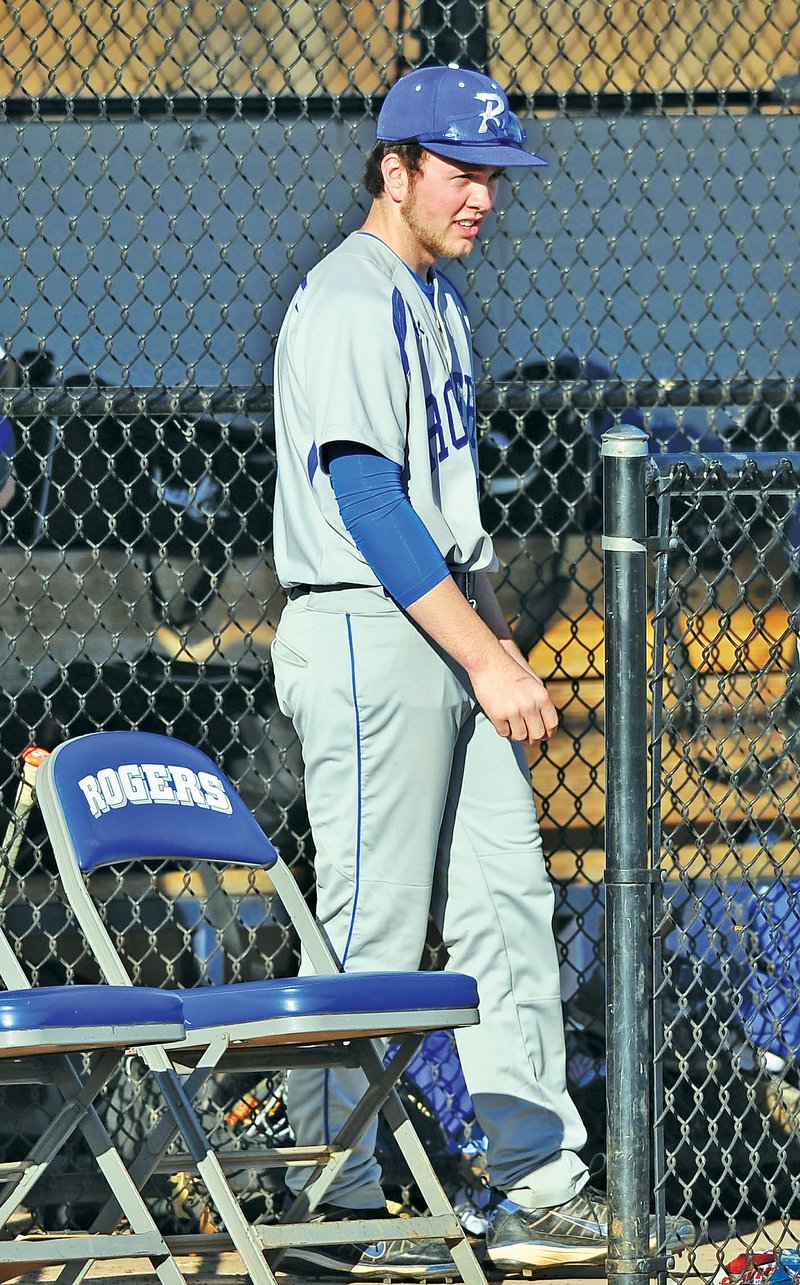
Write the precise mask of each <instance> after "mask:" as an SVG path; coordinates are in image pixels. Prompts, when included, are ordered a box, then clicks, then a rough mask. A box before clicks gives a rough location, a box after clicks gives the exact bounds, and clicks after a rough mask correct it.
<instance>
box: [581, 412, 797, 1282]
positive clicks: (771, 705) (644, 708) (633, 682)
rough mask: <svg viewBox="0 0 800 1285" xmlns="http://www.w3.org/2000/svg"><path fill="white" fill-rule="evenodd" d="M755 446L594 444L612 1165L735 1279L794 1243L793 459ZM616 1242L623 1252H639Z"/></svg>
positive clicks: (620, 438) (627, 1189)
mask: <svg viewBox="0 0 800 1285" xmlns="http://www.w3.org/2000/svg"><path fill="white" fill-rule="evenodd" d="M759 417H760V419H761V421H762V422H766V421H767V420H769V421H770V422H771V423H772V425H773V429H774V428H775V426H776V424H777V420H778V418H779V416H777V415H775V416H769V415H768V414H765V413H764V412H763V411H762V412H759ZM759 417H757V418H759ZM782 418H783V421H784V428H786V427H787V426H788V421H787V417H786V416H783V417H782ZM795 426H796V427H800V422H797V423H796V425H795ZM612 438H613V439H614V440H611V439H612ZM768 444H769V445H777V444H779V443H778V441H777V439H776V437H775V436H773V437H772V439H771V440H770V441H769V442H768ZM753 445H754V443H753V442H751V443H750V446H751V450H750V452H748V453H741V454H740V453H729V454H727V455H712V454H700V453H695V454H687V455H683V456H674V455H664V456H661V457H659V458H658V459H652V458H651V459H650V461H649V463H648V461H647V459H646V441H645V438H644V435H643V434H642V433H641V432H639V431H638V430H636V429H634V428H631V429H625V430H615V433H614V434H613V435H609V439H608V440H607V445H606V446H605V447H604V449H605V450H606V451H607V455H608V461H607V472H608V479H607V492H606V499H607V512H606V519H605V528H604V529H605V532H606V534H605V536H604V544H605V550H606V571H607V594H608V595H609V601H608V603H607V610H608V621H609V638H608V644H609V647H611V645H612V642H613V643H614V645H615V651H614V654H613V655H612V656H611V657H610V659H609V666H608V677H609V688H608V691H607V701H608V719H609V728H608V735H609V759H608V788H609V834H608V841H609V848H608V868H607V874H606V888H607V900H608V912H609V920H610V922H609V948H610V954H609V960H608V982H609V1001H610V1006H611V1010H612V1011H616V1013H617V1014H618V1015H619V1016H620V1017H623V1016H624V1015H625V1014H627V1015H628V1017H629V1019H630V1020H629V1023H628V1024H626V1022H625V1021H624V1020H620V1021H619V1022H618V1023H615V1026H614V1027H613V1028H612V1029H611V1030H610V1031H609V1040H608V1049H607V1053H608V1065H609V1078H610V1079H611V1078H612V1071H613V1079H614V1084H613V1086H612V1084H611V1083H609V1103H611V1102H612V1101H613V1100H614V1096H615V1094H616V1095H617V1096H616V1101H617V1103H618V1105H621V1108H622V1109H621V1110H620V1111H619V1114H618V1118H617V1119H613V1118H612V1114H613V1113H612V1112H611V1109H610V1112H609V1157H612V1156H613V1154H614V1145H615V1143H616V1144H617V1145H618V1146H619V1147H620V1148H621V1153H622V1154H624V1155H625V1157H626V1159H627V1160H628V1161H629V1171H628V1172H626V1169H625V1167H624V1166H622V1167H620V1168H619V1169H618V1170H617V1173H616V1181H617V1183H618V1191H617V1195H618V1198H619V1200H620V1202H621V1203H625V1202H627V1205H626V1213H628V1214H631V1215H633V1214H635V1213H636V1211H637V1209H639V1208H641V1207H642V1206H643V1207H644V1208H645V1209H647V1208H648V1206H649V1202H650V1200H651V1199H652V1196H651V1193H652V1191H653V1190H655V1193H656V1200H657V1206H658V1207H660V1208H662V1209H663V1208H664V1207H665V1206H666V1208H667V1209H668V1210H672V1211H675V1212H679V1211H683V1212H685V1213H689V1214H690V1215H691V1216H692V1217H693V1218H694V1220H695V1222H696V1223H697V1225H698V1227H699V1228H700V1230H701V1233H702V1237H701V1239H702V1240H705V1241H709V1240H710V1241H712V1242H713V1243H715V1244H716V1246H717V1257H716V1263H717V1264H721V1263H723V1262H725V1261H726V1260H727V1259H730V1258H733V1257H734V1256H735V1254H736V1252H737V1250H739V1249H741V1250H743V1251H744V1252H745V1253H748V1252H749V1253H750V1255H751V1261H750V1262H749V1264H745V1265H743V1266H742V1270H745V1267H746V1266H747V1267H749V1269H750V1270H752V1269H753V1261H752V1254H753V1253H755V1252H763V1253H766V1254H769V1253H770V1252H774V1251H776V1250H777V1251H780V1249H787V1248H788V1249H792V1250H794V1249H796V1246H797V1228H798V1223H797V1219H798V1217H799V1216H800V1204H798V1201H799V1200H800V1169H799V1168H798V1161H800V1077H798V1050H800V986H799V985H798V977H797V969H796V967H795V965H794V938H795V934H796V929H797V924H798V908H799V907H800V878H799V876H800V872H799V871H798V862H797V851H798V824H797V807H796V799H797V760H796V753H797V675H798V658H797V586H798V581H797V576H798V544H797V538H796V536H797V513H798V502H799V501H800V454H798V453H797V452H796V450H795V449H794V448H795V446H796V436H795V433H794V431H792V432H791V433H789V434H787V436H786V437H785V438H783V446H784V449H783V450H782V452H781V453H780V454H767V453H763V452H759V451H758V450H753V449H752V447H753ZM647 497H649V498H647ZM648 553H649V555H650V556H649V558H648ZM648 565H649V574H648ZM617 617H618V618H617ZM648 710H649V718H648ZM648 722H649V731H648ZM648 743H649V751H650V753H649V759H650V779H649V781H648V772H647V749H648ZM648 820H649V830H650V841H649V844H648ZM623 929H624V931H623ZM651 970H652V992H653V995H654V1007H653V1013H652V1014H648V1012H647V1006H646V1005H643V1004H642V1003H641V999H642V979H643V978H644V977H647V978H649V977H650V975H651ZM646 989H647V990H649V989H650V988H649V985H647V986H646ZM595 990H596V988H595ZM584 1008H585V1010H586V1011H587V1012H590V1011H591V1008H590V1005H584ZM651 1017H652V1018H653V1021H652V1026H651V1024H650V1018H651ZM594 1030H595V1035H596V1037H597V1038H598V1039H599V1038H600V1037H601V1034H602V1033H603V1032H602V1023H600V1022H598V1021H597V1019H595V1024H594ZM643 1051H644V1052H645V1058H644V1060H642V1057H641V1055H642V1052H643ZM630 1072H632V1075H631V1076H630V1078H628V1079H626V1078H625V1076H626V1074H628V1073H630ZM621 1083H624V1085H625V1095H626V1096H627V1102H625V1103H623V1102H622V1099H621V1097H620V1096H619V1095H620V1092H621V1090H620V1084H621ZM586 1094H587V1096H586V1106H587V1108H590V1107H591V1106H594V1108H595V1111H594V1112H592V1111H591V1110H589V1109H587V1112H586V1114H587V1118H589V1119H593V1120H595V1121H597V1119H598V1113H599V1115H600V1117H601V1119H602V1107H603V1103H604V1100H605V1087H604V1086H603V1085H602V1084H601V1081H600V1079H599V1077H596V1078H595V1079H594V1080H592V1081H590V1082H589V1084H588V1087H587V1090H586ZM651 1097H652V1100H653V1103H654V1107H653V1108H651V1105H650V1099H651ZM631 1100H632V1101H633V1103H635V1104H636V1105H635V1106H633V1107H632V1106H630V1102H631ZM651 1110H652V1111H654V1114H651ZM653 1121H654V1124H655V1132H654V1142H653V1145H652V1146H651V1145H650V1143H649V1137H650V1128H651V1122H653ZM637 1123H641V1124H642V1126H643V1127H642V1128H641V1129H640V1130H639V1131H638V1134H637V1133H636V1132H635V1125H636V1124H637ZM602 1141H603V1124H602V1123H601V1126H600V1131H599V1133H598V1134H597V1135H596V1138H595V1143H596V1145H597V1146H598V1147H600V1146H602ZM630 1157H633V1160H630ZM637 1164H638V1170H637ZM609 1168H610V1176H611V1177H612V1178H613V1177H614V1174H613V1173H612V1172H611V1169H612V1166H611V1164H610V1166H609ZM627 1225H628V1227H631V1226H634V1225H635V1224H634V1223H633V1222H630V1223H628V1224H627ZM645 1241H646V1238H645ZM734 1243H735V1246H736V1248H731V1245H732V1244H734ZM624 1250H625V1252H624V1253H622V1254H621V1255H620V1260H619V1261H620V1263H621V1262H623V1261H624V1260H625V1256H626V1254H627V1256H628V1260H630V1255H631V1254H633V1256H634V1257H635V1256H636V1254H638V1255H639V1256H640V1257H641V1258H643V1259H646V1258H647V1255H648V1250H647V1247H646V1243H645V1245H644V1246H642V1245H639V1246H638V1247H637V1246H636V1245H632V1244H631V1243H629V1242H626V1243H625V1246H624ZM701 1261H702V1260H701ZM705 1263H706V1266H708V1267H712V1262H711V1260H710V1259H709V1258H708V1257H707V1258H706V1259H705ZM656 1265H657V1264H656ZM712 1269H713V1267H712ZM696 1270H697V1264H696V1262H693V1263H691V1264H690V1265H689V1266H688V1267H687V1269H686V1274H687V1275H692V1274H694V1273H695V1272H696ZM645 1275H647V1273H646V1272H645Z"/></svg>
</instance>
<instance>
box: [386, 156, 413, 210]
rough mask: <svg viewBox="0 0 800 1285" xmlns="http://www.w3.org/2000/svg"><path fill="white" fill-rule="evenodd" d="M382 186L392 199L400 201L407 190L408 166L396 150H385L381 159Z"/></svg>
mask: <svg viewBox="0 0 800 1285" xmlns="http://www.w3.org/2000/svg"><path fill="white" fill-rule="evenodd" d="M381 173H382V174H383V188H384V191H385V192H386V194H387V196H389V197H390V198H391V200H393V201H398V202H399V201H402V200H403V199H404V198H405V195H406V193H407V192H408V183H409V174H408V167H407V165H406V163H405V161H404V160H402V158H401V157H400V156H399V155H398V153H397V152H387V153H386V155H385V156H384V158H383V160H382V161H381Z"/></svg>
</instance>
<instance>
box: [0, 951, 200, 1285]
mask: <svg viewBox="0 0 800 1285" xmlns="http://www.w3.org/2000/svg"><path fill="white" fill-rule="evenodd" d="M0 976H2V978H3V980H4V982H5V984H6V985H7V986H9V985H10V986H11V987H12V989H8V990H5V991H2V992H0V1084H4V1085H6V1084H25V1085H30V1084H42V1085H50V1086H55V1087H56V1088H57V1089H58V1090H59V1092H60V1094H61V1097H62V1099H63V1105H62V1107H61V1109H60V1110H58V1111H57V1113H56V1114H55V1115H54V1116H53V1118H52V1119H51V1120H50V1121H49V1123H48V1124H47V1125H46V1126H45V1127H44V1128H43V1130H42V1132H41V1133H40V1134H39V1136H38V1138H37V1139H36V1142H35V1143H34V1145H33V1147H32V1148H31V1150H30V1151H29V1152H28V1154H27V1155H26V1156H25V1157H24V1158H22V1159H20V1160H18V1161H16V1160H6V1161H4V1162H2V1163H0V1232H2V1231H3V1230H4V1229H5V1228H6V1227H7V1226H8V1222H9V1219H10V1218H11V1216H12V1215H13V1214H14V1213H16V1211H17V1210H18V1209H19V1208H20V1206H21V1205H22V1204H23V1203H24V1202H25V1199H26V1197H27V1196H28V1195H29V1193H30V1192H31V1190H32V1188H33V1187H34V1185H35V1184H36V1183H38V1182H40V1181H41V1180H42V1179H43V1178H45V1176H46V1175H47V1174H48V1170H50V1169H51V1165H53V1162H54V1161H56V1160H57V1159H58V1157H60V1156H62V1155H63V1149H64V1147H65V1146H66V1144H67V1143H68V1142H69V1141H70V1139H71V1138H72V1137H73V1135H74V1134H75V1132H76V1131H77V1130H80V1131H81V1132H82V1134H83V1137H84V1140H85V1142H86V1144H87V1146H88V1149H89V1152H90V1153H91V1155H92V1156H93V1157H94V1161H95V1163H96V1165H97V1168H98V1170H99V1171H100V1173H101V1174H102V1175H103V1177H104V1178H105V1180H106V1184H107V1186H108V1189H109V1192H113V1194H114V1197H115V1200H116V1202H117V1203H118V1207H119V1208H120V1209H121V1211H122V1213H123V1214H124V1215H125V1218H126V1219H127V1222H128V1226H129V1228H130V1231H129V1233H128V1234H125V1235H112V1234H106V1235H102V1234H88V1233H87V1234H84V1235H74V1236H59V1235H37V1236H36V1238H35V1239H31V1240H26V1239H19V1238H18V1239H14V1240H6V1239H0V1264H2V1265H3V1267H4V1268H5V1267H6V1265H12V1264H13V1265H14V1266H15V1267H17V1268H18V1269H19V1272H20V1273H23V1272H26V1271H30V1270H32V1269H33V1268H34V1267H38V1266H43V1265H45V1264H66V1265H71V1264H74V1265H75V1266H76V1267H77V1269H78V1271H77V1274H83V1272H85V1271H86V1270H87V1269H88V1266H89V1265H90V1264H91V1263H92V1262H93V1261H95V1260H97V1259H104V1260H105V1259H121V1258H137V1259H138V1258H144V1259H149V1260H150V1262H151V1264H152V1266H153V1268H154V1270H155V1271H156V1274H157V1275H158V1277H159V1279H160V1280H161V1281H162V1285H186V1283H185V1280H184V1277H183V1274H182V1273H181V1271H180V1269H179V1267H178V1265H177V1263H176V1261H175V1259H174V1257H173V1255H172V1252H171V1251H170V1249H169V1247H168V1245H167V1243H166V1241H165V1239H164V1237H163V1236H162V1234H161V1232H160V1231H159V1229H158V1227H157V1226H156V1223H155V1222H154V1220H153V1217H152V1215H151V1213H150V1211H149V1209H148V1208H147V1205H146V1204H145V1202H144V1200H143V1199H142V1196H141V1193H140V1191H139V1190H138V1188H137V1186H136V1184H135V1183H134V1182H133V1180H132V1178H131V1176H130V1174H129V1172H128V1170H127V1168H126V1166H125V1164H124V1162H123V1160H122V1158H121V1156H120V1155H119V1153H118V1152H117V1151H116V1150H115V1148H114V1145H113V1143H112V1140H111V1138H110V1137H109V1135H108V1132H107V1131H106V1129H105V1128H104V1126H103V1124H102V1122H101V1120H100V1118H99V1116H98V1115H97V1112H96V1110H95V1106H94V1103H95V1102H96V1100H97V1098H98V1095H99V1094H100V1093H101V1092H102V1090H103V1088H104V1087H105V1085H106V1084H107V1082H108V1080H109V1079H110V1077H111V1075H112V1074H113V1073H114V1071H115V1070H117V1068H118V1067H119V1066H120V1065H121V1063H122V1061H123V1059H124V1058H125V1056H126V1054H127V1053H128V1052H129V1051H130V1050H131V1049H135V1048H138V1049H144V1048H145V1047H146V1046H147V1045H148V1044H161V1043H163V1042H165V1041H168V1042H173V1041H180V1040H181V1039H183V1038H184V1034H185V1027H184V1022H183V1005H182V1004H181V1001H180V998H179V997H178V996H176V995H172V994H170V992H169V991H161V990H156V989H154V988H152V987H141V988H139V989H137V991H136V992H135V993H134V994H132V993H131V991H130V990H128V989H123V988H122V987H120V986H104V985H99V986H42V987H34V988H32V987H31V986H30V983H29V981H28V979H27V977H26V975H25V972H24V970H23V968H22V966H21V964H20V962H19V960H18V958H17V956H16V955H15V953H14V950H13V948H12V946H11V944H10V942H9V941H8V939H7V938H6V936H5V934H4V933H3V932H2V931H0ZM85 1054H88V1055H90V1063H89V1070H88V1072H87V1071H86V1070H85V1068H84V1065H83V1058H82V1056H78V1055H85ZM112 1231H113V1229H112ZM6 1275H7V1273H5V1272H4V1277H5V1276H6Z"/></svg>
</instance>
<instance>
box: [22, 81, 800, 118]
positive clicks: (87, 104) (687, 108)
mask: <svg viewBox="0 0 800 1285" xmlns="http://www.w3.org/2000/svg"><path fill="white" fill-rule="evenodd" d="M384 93H385V90H384V89H382V90H381V92H380V94H376V95H371V94H368V93H364V94H329V93H324V92H321V91H318V90H315V91H314V92H313V93H311V94H297V93H288V92H286V93H281V94H263V93H235V92H231V93H203V92H202V91H200V90H198V91H196V92H176V93H174V94H159V93H145V94H121V93H120V94H96V93H90V92H82V93H76V94H71V95H64V94H56V93H47V94H40V95H32V94H25V93H20V94H12V95H9V96H8V97H6V98H3V99H0V120H2V119H8V120H23V121H33V122H36V121H41V120H47V119H52V118H54V117H55V118H63V119H66V120H71V119H82V120H85V119H92V118H94V119H97V120H105V119H109V118H117V119H120V118H122V119H125V118H132V119H137V118H142V117H148V118H152V117H154V116H163V117H166V118H168V119H178V118H187V117H188V118H198V117H201V118H204V119H208V118H209V117H231V116H251V117H252V116H255V117H264V118H271V117H272V118H274V117H278V116H281V117H285V116H293V117H296V116H314V117H324V118H329V119H337V118H338V119H344V118H347V117H363V116H364V115H365V114H369V115H374V114H377V110H378V107H379V106H380V103H381V102H382V100H383V96H384ZM509 101H510V103H511V106H512V108H513V109H514V111H516V112H526V111H531V112H534V113H536V114H537V115H538V114H548V113H552V114H553V115H561V114H563V113H564V112H572V113H575V114H579V115H598V116H601V115H620V114H622V113H626V114H644V113H653V112H708V111H730V112H753V111H758V110H766V111H775V110H776V109H783V110H791V109H792V108H794V107H796V105H797V98H796V90H795V88H794V86H793V84H792V83H788V84H786V85H783V84H775V85H769V86H764V87H759V86H753V87H750V88H742V89H737V88H735V87H734V88H730V87H727V88H726V87H719V88H714V89H631V90H601V91H597V92H592V91H590V90H582V89H573V90H566V91H564V92H563V93H558V92H556V91H552V90H536V91H534V92H533V93H531V94H521V93H514V92H512V93H511V94H509Z"/></svg>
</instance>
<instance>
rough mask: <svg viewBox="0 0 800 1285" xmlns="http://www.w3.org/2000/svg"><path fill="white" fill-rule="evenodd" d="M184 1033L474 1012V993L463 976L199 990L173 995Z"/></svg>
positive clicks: (271, 982)
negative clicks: (359, 1016)
mask: <svg viewBox="0 0 800 1285" xmlns="http://www.w3.org/2000/svg"><path fill="white" fill-rule="evenodd" d="M177 993H179V994H180V995H181V997H182V999H183V1007H184V1021H185V1023H186V1030H187V1032H188V1033H191V1032H192V1031H193V1030H198V1029H200V1028H201V1027H209V1026H231V1025H234V1024H236V1023H237V1022H254V1021H266V1020H269V1019H270V1018H272V1019H277V1018H285V1017H295V1018H297V1017H300V1018H302V1017H321V1016H325V1015H333V1014H342V1015H344V1014H349V1013H365V1014H377V1013H388V1012H397V1011H398V1010H401V1011H404V1012H408V1011H413V1012H419V1013H420V1014H424V1013H425V1012H429V1011H430V1010H431V1009H468V1008H477V1006H478V988H477V984H476V982H475V979H474V978H473V977H468V976H466V975H465V974H464V973H337V974H335V975H333V976H330V977H285V978H284V977H281V978H269V979H266V980H264V981H255V982H234V983H231V984H230V985H226V986H201V987H197V988H196V989H194V990H184V991H180V992H177Z"/></svg>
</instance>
